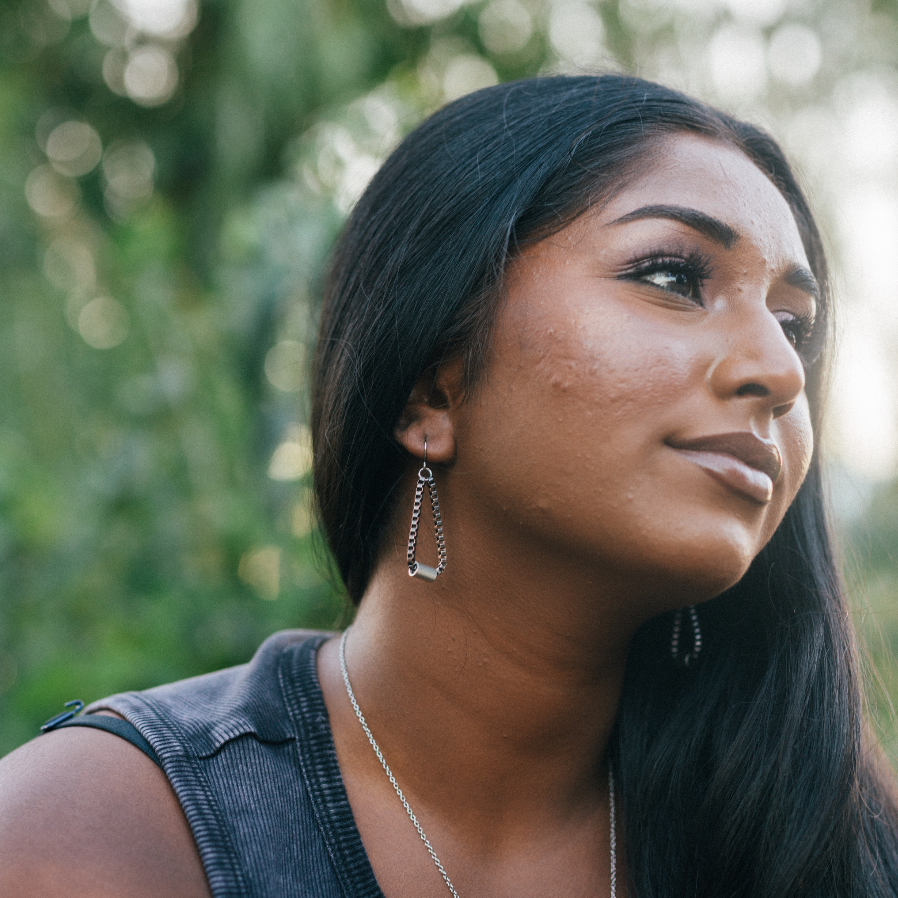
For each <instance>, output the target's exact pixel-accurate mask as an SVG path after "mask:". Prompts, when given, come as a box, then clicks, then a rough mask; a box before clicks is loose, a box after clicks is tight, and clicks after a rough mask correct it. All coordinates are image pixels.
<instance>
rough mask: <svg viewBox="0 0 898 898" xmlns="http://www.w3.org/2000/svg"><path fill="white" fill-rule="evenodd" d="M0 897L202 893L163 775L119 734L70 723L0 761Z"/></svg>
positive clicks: (177, 897)
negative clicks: (66, 726) (67, 726)
mask: <svg viewBox="0 0 898 898" xmlns="http://www.w3.org/2000/svg"><path fill="white" fill-rule="evenodd" d="M0 894H2V895H16V896H19V898H29V896H42V898H44V896H46V898H52V896H55V895H66V896H72V898H78V896H85V898H86V896H88V895H89V896H91V898H95V896H98V895H106V894H109V895H116V896H121V898H143V896H146V898H150V896H159V895H165V896H171V898H208V896H209V894H210V893H209V888H208V885H207V883H206V877H205V874H204V872H203V867H202V863H201V862H200V858H199V854H198V853H197V849H196V846H195V844H194V841H193V837H192V835H191V832H190V828H189V826H188V824H187V821H186V819H185V818H184V814H183V812H182V810H181V807H180V804H179V803H178V799H177V798H176V796H175V794H174V792H173V791H172V789H171V786H170V785H169V782H168V780H167V778H166V776H165V774H164V773H163V772H162V771H161V770H160V769H159V767H157V765H156V764H154V763H153V762H152V761H151V760H150V759H149V758H148V757H147V756H146V755H144V754H143V752H141V751H140V750H139V749H137V748H135V747H134V746H132V745H130V744H129V743H128V742H126V741H125V740H123V739H120V738H118V737H117V736H113V735H111V734H109V733H105V732H102V731H99V730H93V729H87V728H82V727H76V728H71V729H63V730H58V731H55V732H50V733H47V734H45V735H43V736H40V737H39V738H37V739H35V740H33V741H32V742H29V743H27V744H26V745H24V746H22V747H21V748H19V749H17V750H16V751H14V752H13V753H12V754H10V755H8V756H7V757H5V758H4V759H3V760H2V761H0Z"/></svg>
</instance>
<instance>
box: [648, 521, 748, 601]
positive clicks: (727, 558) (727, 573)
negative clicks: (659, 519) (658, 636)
mask: <svg viewBox="0 0 898 898" xmlns="http://www.w3.org/2000/svg"><path fill="white" fill-rule="evenodd" d="M716 537H717V538H712V539H706V540H699V541H696V542H690V543H689V544H688V545H684V544H683V541H681V540H678V541H677V543H676V544H675V545H672V546H667V547H665V549H666V551H663V552H662V553H660V556H659V557H656V559H655V562H654V563H653V564H650V565H648V567H649V568H652V569H654V571H655V574H654V576H652V575H651V574H649V579H650V581H653V586H654V589H653V591H654V592H655V593H656V595H657V597H658V603H659V607H658V611H659V612H660V611H666V610H669V609H671V608H678V607H682V606H684V605H697V604H700V603H702V602H707V601H710V600H711V599H713V598H716V597H717V596H719V595H720V594H721V593H723V592H726V591H727V590H728V589H730V588H731V587H732V586H735V585H736V584H737V583H738V582H739V581H740V580H741V579H742V578H743V577H744V576H745V574H746V572H747V571H748V569H749V567H750V566H751V563H752V561H753V560H754V558H755V556H756V555H757V553H758V551H760V547H759V546H757V545H756V544H755V542H754V541H751V542H749V541H747V540H740V539H732V538H731V539H726V538H724V534H720V533H718V534H717V535H716Z"/></svg>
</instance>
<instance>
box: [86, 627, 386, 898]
mask: <svg viewBox="0 0 898 898" xmlns="http://www.w3.org/2000/svg"><path fill="white" fill-rule="evenodd" d="M324 639H325V636H323V635H320V634H310V633H309V632H308V631H300V630H295V631H285V632H283V633H276V634H275V635H274V636H272V637H270V638H269V639H267V640H266V641H265V642H264V643H263V644H262V646H261V647H260V648H259V650H258V652H256V654H255V656H254V657H253V659H252V661H250V663H249V664H245V665H241V666H240V667H232V668H229V669H227V670H222V671H218V672H217V673H212V674H207V675H205V676H202V677H195V678H193V679H190V680H183V681H181V682H179V683H172V684H170V685H167V686H160V687H158V688H156V689H149V690H147V691H146V692H130V693H123V694H121V695H116V696H113V697H111V698H107V699H103V700H102V701H99V702H95V703H94V704H93V705H92V706H91V707H90V708H88V709H87V710H88V711H93V710H98V709H100V708H108V709H111V710H113V711H117V712H118V713H119V714H121V715H122V716H123V717H126V718H127V719H128V720H129V721H131V723H132V724H134V726H135V727H137V729H138V730H139V731H140V732H141V733H142V734H143V736H144V737H145V738H146V739H147V740H148V741H149V743H150V744H151V745H152V746H153V749H154V751H155V752H156V754H157V756H158V757H159V761H160V763H161V765H162V768H163V770H164V771H165V773H166V775H167V776H168V778H169V780H170V781H171V784H172V787H173V788H174V790H175V792H176V794H177V796H178V799H179V800H180V802H181V806H182V807H183V808H184V813H185V815H186V816H187V820H188V822H189V823H190V827H191V829H192V830H193V835H194V838H195V839H196V844H197V846H198V848H199V852H200V856H201V857H202V860H203V864H204V866H205V868H206V875H207V876H208V879H209V885H210V887H211V889H212V894H213V896H215V898H248V896H252V898H262V896H265V898H269V896H270V898H350V896H351V898H384V896H383V893H382V892H381V890H380V887H379V886H378V885H377V881H376V880H375V878H374V873H373V871H372V869H371V864H370V863H369V861H368V856H367V855H366V854H365V849H364V847H363V846H362V840H361V838H360V836H359V832H358V829H357V828H356V825H355V821H354V819H353V816H352V811H351V809H350V807H349V801H348V799H347V797H346V790H345V789H344V787H343V780H342V778H341V776H340V769H339V767H338V765H337V755H336V752H335V750H334V743H333V739H332V737H331V731H330V724H329V721H328V717H327V710H326V708H325V705H324V698H323V697H322V694H321V688H320V686H319V685H318V676H317V673H316V668H315V654H316V651H317V649H318V646H319V645H320V644H321V643H322V642H323V641H324Z"/></svg>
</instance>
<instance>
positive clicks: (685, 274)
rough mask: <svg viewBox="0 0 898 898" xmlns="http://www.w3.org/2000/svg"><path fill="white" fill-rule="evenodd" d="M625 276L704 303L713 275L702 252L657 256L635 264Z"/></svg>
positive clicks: (695, 301)
mask: <svg viewBox="0 0 898 898" xmlns="http://www.w3.org/2000/svg"><path fill="white" fill-rule="evenodd" d="M624 276H625V277H626V278H628V279H630V280H634V281H638V282H640V283H643V284H651V285H652V286H653V287H657V288H658V289H659V290H664V291H665V292H666V293H674V294H676V295H677V296H682V297H684V298H686V299H689V300H691V301H692V302H694V303H697V304H699V305H701V302H702V287H703V286H704V283H705V281H706V280H707V279H708V278H709V277H710V264H709V262H708V261H707V260H706V259H705V258H704V256H702V255H699V254H695V255H689V256H684V257H679V256H672V257H671V256H654V257H651V258H648V259H641V260H639V261H637V262H635V263H633V265H632V266H631V267H630V270H629V271H628V272H627V273H626V274H625V275H624Z"/></svg>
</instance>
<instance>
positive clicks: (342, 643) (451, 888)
mask: <svg viewBox="0 0 898 898" xmlns="http://www.w3.org/2000/svg"><path fill="white" fill-rule="evenodd" d="M348 633H349V630H344V631H343V636H342V638H341V639H340V672H341V673H342V674H343V685H344V686H346V694H347V695H348V696H349V701H350V702H351V703H352V707H353V710H354V711H355V716H356V717H358V719H359V723H360V724H361V725H362V729H363V730H364V731H365V735H366V736H367V737H368V742H370V743H371V747H372V748H373V749H374V754H376V755H377V760H378V761H380V766H381V767H383V769H384V773H386V775H387V778H388V779H389V780H390V785H392V787H393V788H394V789H395V790H396V794H397V795H398V796H399V800H400V801H401V802H402V806H403V807H404V808H405V812H406V814H408V817H409V820H411V821H412V823H413V824H414V827H415V829H416V830H417V831H418V835H419V836H420V837H421V841H422V842H423V843H424V847H425V848H426V849H427V853H428V854H429V855H430V858H431V860H432V861H433V862H434V864H435V865H436V868H437V870H439V871H440V876H442V877H443V882H445V883H446V887H447V888H448V889H449V891H450V892H451V893H452V898H458V892H456V891H455V886H454V885H452V880H451V879H449V874H448V873H447V872H446V870H445V868H444V867H443V865H442V863H440V859H439V858H438V857H437V853H436V852H435V851H434V850H433V845H431V844H430V839H428V838H427V836H425V835H424V830H423V829H422V828H421V824H420V823H418V818H417V817H416V816H415V812H414V811H413V810H412V809H411V806H410V805H409V803H408V801H407V800H406V797H405V795H403V793H402V789H400V788H399V783H397V782H396V777H394V776H393V771H392V770H390V765H389V764H387V761H386V759H385V758H384V756H383V754H382V753H381V750H380V747H379V746H378V744H377V742H376V741H375V740H374V736H372V735H371V730H370V729H368V724H367V723H366V722H365V715H364V714H362V709H361V708H360V707H359V703H358V702H357V701H356V699H355V693H354V692H353V691H352V686H351V685H350V683H349V672H348V671H347V670H346V636H347V634H348ZM608 807H609V810H610V818H611V820H610V823H611V834H610V839H609V842H610V844H611V898H616V895H617V835H616V826H615V822H614V770H613V769H612V766H611V761H610V760H609V761H608Z"/></svg>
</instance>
